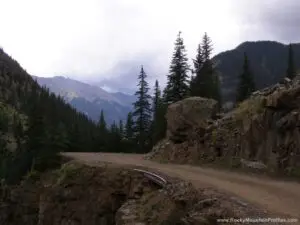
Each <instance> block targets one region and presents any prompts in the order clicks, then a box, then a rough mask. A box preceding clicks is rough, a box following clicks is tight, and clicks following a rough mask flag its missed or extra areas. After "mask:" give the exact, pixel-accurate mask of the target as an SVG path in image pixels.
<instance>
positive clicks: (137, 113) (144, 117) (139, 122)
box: [133, 66, 152, 152]
mask: <svg viewBox="0 0 300 225" xmlns="http://www.w3.org/2000/svg"><path fill="white" fill-rule="evenodd" d="M146 79H147V75H146V73H145V71H144V68H143V66H142V67H141V72H140V75H139V77H138V80H139V83H138V87H139V89H138V91H137V92H136V93H135V95H136V96H137V101H136V102H135V103H134V112H133V116H134V121H135V132H136V136H135V137H136V141H137V145H138V150H139V152H146V151H147V150H148V147H149V133H150V126H151V117H152V115H151V103H150V101H151V96H150V95H149V87H148V82H147V80H146Z"/></svg>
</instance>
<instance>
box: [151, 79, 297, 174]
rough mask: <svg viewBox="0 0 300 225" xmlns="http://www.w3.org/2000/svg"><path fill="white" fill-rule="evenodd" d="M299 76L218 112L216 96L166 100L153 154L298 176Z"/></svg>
mask: <svg viewBox="0 0 300 225" xmlns="http://www.w3.org/2000/svg"><path fill="white" fill-rule="evenodd" d="M299 98H300V77H296V78H295V79H294V80H293V81H292V82H291V81H289V80H285V82H282V84H277V85H274V86H271V87H269V88H266V89H264V90H261V91H258V92H255V93H253V96H251V97H250V98H249V99H247V100H246V101H244V102H242V103H241V104H240V105H239V106H238V107H237V108H236V109H234V110H233V111H231V112H229V113H227V114H225V115H223V116H222V117H221V118H219V119H216V118H217V114H216V113H217V102H216V101H214V100H212V99H204V98H200V97H194V98H188V99H185V100H182V101H180V102H176V103H174V104H172V105H170V106H169V108H168V113H167V121H168V130H167V138H166V139H165V140H164V141H162V142H161V143H159V144H158V145H157V146H156V147H155V148H154V150H153V152H152V153H151V155H150V156H149V157H150V158H154V159H157V160H163V161H171V162H177V163H178V162H180V163H196V164H202V163H203V164H207V163H208V164H211V163H212V164H225V165H226V166H229V167H237V168H247V169H251V170H252V169H253V170H258V171H260V172H269V173H275V174H284V175H289V176H295V177H297V178H299V177H300V151H299V149H300V148H299V147H300V142H299V140H300V137H299V126H300V125H299V121H300V120H299V118H300V104H299Z"/></svg>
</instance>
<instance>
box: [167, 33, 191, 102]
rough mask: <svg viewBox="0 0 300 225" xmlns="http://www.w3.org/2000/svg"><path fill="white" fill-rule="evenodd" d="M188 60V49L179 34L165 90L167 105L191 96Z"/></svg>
mask: <svg viewBox="0 0 300 225" xmlns="http://www.w3.org/2000/svg"><path fill="white" fill-rule="evenodd" d="M189 70H190V68H189V65H188V58H187V56H186V49H185V46H184V43H183V38H182V37H181V32H179V34H178V36H177V39H176V42H175V49H174V53H173V57H172V61H171V65H170V70H169V74H168V76H167V86H166V88H165V90H164V97H165V99H164V100H165V102H166V103H173V102H177V101H180V100H182V99H183V98H185V97H187V96H188V94H189V84H188V71H189Z"/></svg>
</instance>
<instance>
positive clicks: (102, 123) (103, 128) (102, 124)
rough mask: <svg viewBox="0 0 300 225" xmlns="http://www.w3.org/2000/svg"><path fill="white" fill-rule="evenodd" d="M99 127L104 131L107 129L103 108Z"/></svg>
mask: <svg viewBox="0 0 300 225" xmlns="http://www.w3.org/2000/svg"><path fill="white" fill-rule="evenodd" d="M98 128H99V129H100V131H103V132H106V131H107V127H106V122H105V118H104V112H103V110H101V113H100V119H99V121H98Z"/></svg>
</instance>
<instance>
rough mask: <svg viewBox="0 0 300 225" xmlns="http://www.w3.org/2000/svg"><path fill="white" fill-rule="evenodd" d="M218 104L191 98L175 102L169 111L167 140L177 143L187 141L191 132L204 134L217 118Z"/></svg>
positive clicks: (210, 100)
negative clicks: (196, 131)
mask: <svg viewBox="0 0 300 225" xmlns="http://www.w3.org/2000/svg"><path fill="white" fill-rule="evenodd" d="M217 109H218V104H217V102H216V101H215V100H213V99H206V98H201V97H190V98H186V99H184V100H181V101H178V102H175V103H173V104H171V105H170V106H169V107H168V110H167V115H166V119H167V138H169V139H170V140H172V141H173V142H175V143H182V142H184V141H186V140H187V138H188V137H189V136H190V135H191V132H193V131H195V129H197V130H198V132H199V133H204V131H205V129H206V127H207V126H208V124H209V123H210V122H211V120H212V119H213V118H214V117H215V116H216V114H217Z"/></svg>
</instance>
